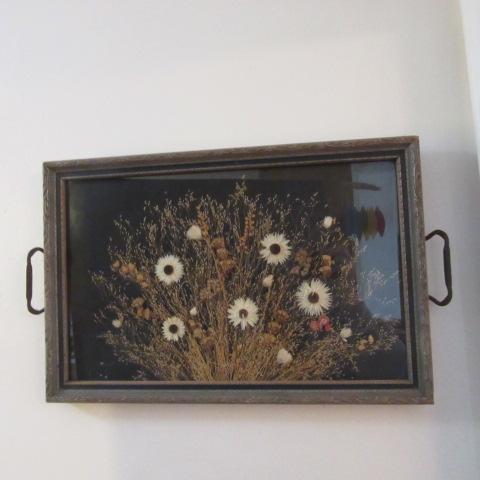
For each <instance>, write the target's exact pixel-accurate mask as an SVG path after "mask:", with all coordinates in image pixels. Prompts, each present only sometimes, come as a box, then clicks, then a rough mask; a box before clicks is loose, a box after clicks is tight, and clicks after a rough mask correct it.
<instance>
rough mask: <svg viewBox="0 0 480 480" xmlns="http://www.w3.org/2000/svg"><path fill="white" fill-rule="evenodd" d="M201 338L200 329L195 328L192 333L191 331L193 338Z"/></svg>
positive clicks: (201, 331) (201, 332)
mask: <svg viewBox="0 0 480 480" xmlns="http://www.w3.org/2000/svg"><path fill="white" fill-rule="evenodd" d="M202 337H203V330H202V329H201V328H196V329H195V330H194V331H193V338H197V339H199V338H202Z"/></svg>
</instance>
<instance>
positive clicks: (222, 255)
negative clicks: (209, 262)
mask: <svg viewBox="0 0 480 480" xmlns="http://www.w3.org/2000/svg"><path fill="white" fill-rule="evenodd" d="M217 257H218V258H219V259H220V260H227V259H228V250H227V249H226V248H219V249H218V250H217Z"/></svg>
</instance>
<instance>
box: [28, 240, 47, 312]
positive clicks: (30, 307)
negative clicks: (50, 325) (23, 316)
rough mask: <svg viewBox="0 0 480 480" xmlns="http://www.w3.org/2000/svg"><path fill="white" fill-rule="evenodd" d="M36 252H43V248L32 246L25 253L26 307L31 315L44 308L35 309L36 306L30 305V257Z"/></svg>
mask: <svg viewBox="0 0 480 480" xmlns="http://www.w3.org/2000/svg"><path fill="white" fill-rule="evenodd" d="M37 252H42V253H43V248H40V247H35V248H32V249H31V250H30V251H29V252H28V255H27V308H28V311H29V312H30V313H33V315H40V314H41V313H43V312H44V310H45V309H44V308H42V309H41V310H37V309H36V308H34V307H32V278H33V275H32V257H33V256H34V255H35V254H36V253H37Z"/></svg>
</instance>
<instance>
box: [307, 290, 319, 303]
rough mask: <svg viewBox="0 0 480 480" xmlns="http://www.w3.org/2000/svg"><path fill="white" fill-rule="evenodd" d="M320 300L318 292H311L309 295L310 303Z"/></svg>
mask: <svg viewBox="0 0 480 480" xmlns="http://www.w3.org/2000/svg"><path fill="white" fill-rule="evenodd" d="M319 300H320V297H319V296H318V293H317V292H310V293H309V295H308V301H309V302H310V303H318V301H319Z"/></svg>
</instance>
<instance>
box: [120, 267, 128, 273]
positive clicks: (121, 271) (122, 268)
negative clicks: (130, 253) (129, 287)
mask: <svg viewBox="0 0 480 480" xmlns="http://www.w3.org/2000/svg"><path fill="white" fill-rule="evenodd" d="M120 273H123V274H124V275H127V274H128V267H127V265H122V267H121V268H120Z"/></svg>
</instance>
